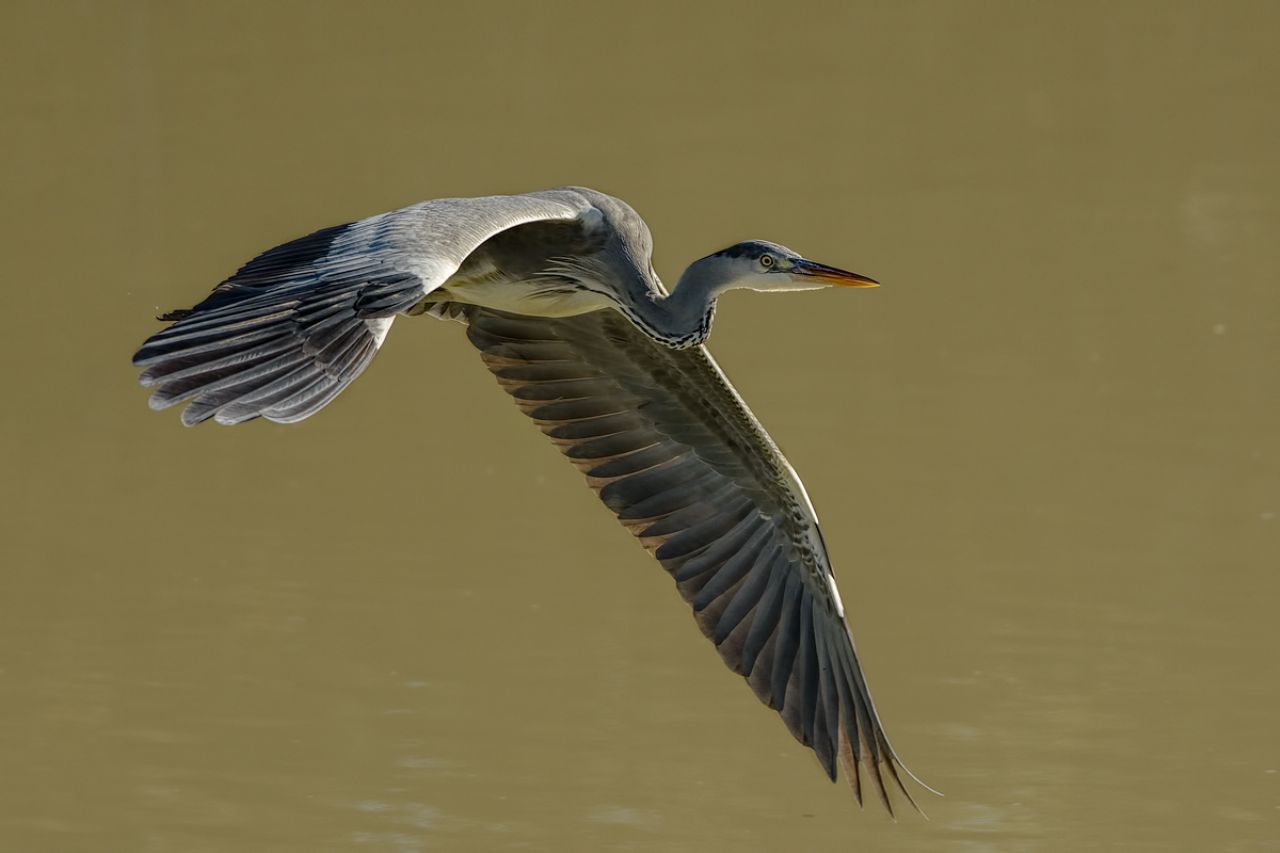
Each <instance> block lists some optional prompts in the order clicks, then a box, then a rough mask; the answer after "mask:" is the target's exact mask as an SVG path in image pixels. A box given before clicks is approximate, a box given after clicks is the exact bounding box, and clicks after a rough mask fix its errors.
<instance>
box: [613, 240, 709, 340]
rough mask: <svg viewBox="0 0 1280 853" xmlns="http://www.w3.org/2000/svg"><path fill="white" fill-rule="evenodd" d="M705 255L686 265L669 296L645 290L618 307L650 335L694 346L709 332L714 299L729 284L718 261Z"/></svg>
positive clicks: (658, 338)
mask: <svg viewBox="0 0 1280 853" xmlns="http://www.w3.org/2000/svg"><path fill="white" fill-rule="evenodd" d="M709 260H710V259H708V258H704V259H703V260H701V261H697V262H695V263H693V264H691V265H690V266H689V268H688V269H686V270H685V271H684V275H682V276H680V281H679V282H678V283H677V284H676V287H675V290H673V291H672V292H671V294H670V295H669V296H663V295H661V294H645V295H643V296H640V297H638V298H636V299H629V300H627V301H626V302H625V303H620V304H619V308H620V309H621V310H622V312H623V313H624V314H626V315H627V316H628V317H629V318H630V319H631V321H632V322H633V323H635V324H636V327H637V328H639V329H640V330H641V331H642V332H644V333H645V334H647V335H648V336H649V337H651V338H653V339H654V340H656V341H658V342H659V343H661V344H663V345H664V346H668V347H671V348H673V349H686V348H688V347H696V346H699V345H700V344H702V343H703V342H704V341H706V339H707V336H708V335H710V334H711V321H712V320H713V319H714V318H715V313H716V299H717V298H718V297H719V296H720V294H721V293H723V292H724V291H725V290H726V289H727V287H728V286H729V281H728V280H727V278H725V276H724V275H723V273H722V267H721V265H719V264H712V263H707V261H709Z"/></svg>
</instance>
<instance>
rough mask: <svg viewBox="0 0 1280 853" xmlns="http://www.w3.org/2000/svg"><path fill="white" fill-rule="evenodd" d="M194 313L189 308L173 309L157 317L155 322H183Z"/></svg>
mask: <svg viewBox="0 0 1280 853" xmlns="http://www.w3.org/2000/svg"><path fill="white" fill-rule="evenodd" d="M194 313H195V312H194V311H192V310H191V309H190V308H174V309H173V310H172V311H166V312H165V313H163V314H161V315H160V316H159V317H157V318H156V319H157V320H163V321H164V322H166V323H172V322H175V321H177V320H185V319H187V318H188V317H190V316H191V315H192V314H194Z"/></svg>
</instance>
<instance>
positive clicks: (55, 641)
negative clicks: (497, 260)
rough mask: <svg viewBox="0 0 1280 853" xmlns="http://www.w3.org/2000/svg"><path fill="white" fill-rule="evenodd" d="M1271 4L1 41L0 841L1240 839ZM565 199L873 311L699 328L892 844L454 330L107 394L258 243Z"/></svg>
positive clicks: (740, 845)
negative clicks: (269, 401)
mask: <svg viewBox="0 0 1280 853" xmlns="http://www.w3.org/2000/svg"><path fill="white" fill-rule="evenodd" d="M1277 26H1280V6H1278V5H1276V4H1273V3H1265V2H1257V3H1239V2H1236V3H1221V4H1219V3H1207V2H1206V3H1172V2H1170V3H1156V2H1151V3H1136V2H1123V3H1071V4H1066V3H1031V2H1004V3H998V2H910V3H888V2H876V3H831V4H827V5H817V4H805V3H785V4H783V3H779V4H771V5H758V6H753V5H746V4H736V3H735V4H723V5H713V4H704V3H680V4H674V3H673V4H629V5H624V4H612V3H592V4H586V3H583V4H573V3H566V2H556V3H527V4H510V5H501V4H499V5H487V4H480V3H467V4H462V3H448V4H445V3H390V2H378V3H337V2H333V3H301V2H298V3H249V2H243V3H239V2H238V3H218V4H196V3H162V2H155V3H143V2H136V3H108V2H102V3H94V2H84V3H71V2H55V3H26V2H16V3H15V2H13V0H8V2H5V3H4V4H3V5H2V6H0V49H2V50H3V55H4V57H5V66H6V72H5V75H4V77H3V80H2V81H0V109H2V114H3V117H4V132H3V135H2V136H0V146H2V150H0V153H2V154H3V157H2V158H0V162H2V163H3V165H2V166H0V179H2V187H3V189H2V191H0V233H2V234H3V235H4V237H3V244H4V261H5V263H4V280H3V283H2V285H0V309H2V310H3V320H4V334H3V335H0V346H3V356H4V364H5V368H4V377H5V378H4V399H5V403H4V405H3V408H2V410H0V429H2V430H3V433H2V439H3V440H2V442H0V464H3V479H4V484H5V485H4V488H3V490H2V491H0V525H2V526H0V542H2V543H3V545H2V546H0V548H2V550H0V563H2V565H3V568H2V569H0V767H2V768H3V770H2V772H0V850H5V851H59V853H61V851H95V853H97V851H165V853H168V851H224V850H240V851H259V850H261V851H321V850H323V851H346V850H390V851H417V850H539V851H564V850H584V851H597V850H645V851H648V850H664V851H665V850H684V851H706V850H726V849H737V850H777V851H792V850H814V851H826V850H831V851H834V850H864V851H867V850H878V851H908V850H910V851H916V850H939V851H958V852H959V851H963V852H964V853H968V851H987V850H996V851H1004V850H1009V851H1078V850H1086V849H1088V850H1115V851H1145V850H1150V851H1167V850H1187V851H1207V850H1214V851H1254V850H1277V849H1280V773H1278V772H1277V771H1278V770H1280V737H1278V736H1277V733H1276V720H1277V711H1276V709H1277V704H1278V703H1280V666H1278V665H1277V663H1278V661H1277V649H1278V648H1280V630H1278V629H1277V626H1276V602H1277V596H1278V595H1280V573H1278V572H1277V569H1278V568H1280V447H1278V446H1277V438H1278V437H1280V399H1278V392H1280V383H1278V382H1277V363H1278V361H1280V295H1278V293H1277V269H1278V268H1280V248H1278V246H1280V241H1277V238H1276V232H1277V225H1280V206H1278V205H1280V196H1278V194H1277V188H1278V183H1280V182H1278V178H1280V158H1278V157H1277V152H1278V151H1280V145H1278V143H1280V138H1278V137H1280V133H1278V131H1280V110H1278V109H1277V91H1278V85H1280V58H1278V56H1280V54H1278V52H1277V51H1276V49H1275V43H1274V42H1275V40H1274V33H1275V32H1276V29H1277ZM567 183H574V184H585V185H588V186H592V187H596V188H599V189H602V190H605V191H607V192H611V193H614V194H616V195H618V196H621V197H622V198H625V199H626V200H628V201H629V202H631V203H632V204H633V205H634V206H635V207H636V208H637V209H638V210H639V211H640V213H641V214H642V215H643V216H645V217H646V219H647V221H648V222H649V224H650V226H651V227H652V230H653V232H654V238H655V244H656V247H657V248H656V253H657V257H656V266H657V268H658V270H659V272H660V273H661V274H662V275H663V276H664V278H665V279H666V281H668V282H669V283H672V282H674V281H675V279H676V277H677V276H678V275H679V271H680V270H681V269H682V267H683V265H684V264H685V263H687V262H689V261H690V260H692V259H694V258H697V257H699V256H701V255H703V254H706V253H708V252H710V251H713V250H715V249H718V248H721V247H722V246H724V245H727V244H729V243H731V242H734V241H736V240H739V239H745V238H765V239H772V240H776V241H780V242H783V243H785V244H787V245H789V246H792V247H793V248H795V249H798V250H800V251H802V252H804V253H805V254H807V255H809V256H810V257H813V258H815V259H817V260H820V261H824V262H827V263H831V264H836V265H839V266H842V267H847V268H850V269H855V270H858V271H859V272H864V273H867V274H869V275H874V276H876V277H877V278H880V279H882V280H883V281H884V282H885V286H884V287H882V288H880V289H878V290H874V291H858V292H834V291H832V292H823V293H812V294H799V295H790V296H785V297H784V296H776V295H768V296H766V295H758V294H731V295H730V296H729V297H728V298H726V299H725V300H724V302H723V304H722V306H721V311H720V313H719V315H718V319H717V325H716V328H715V330H714V333H713V335H712V338H711V348H712V350H713V352H714V353H715V354H716V355H717V357H718V358H719V359H720V361H721V362H722V364H723V366H724V368H725V370H726V372H727V373H728V374H729V376H730V377H731V378H732V379H733V380H734V381H735V383H736V384H737V385H738V388H739V390H740V391H741V392H742V394H743V396H744V397H745V398H746V400H747V401H748V402H749V403H750V404H751V405H752V406H753V408H754V409H755V411H756V413H757V414H758V415H759V416H760V418H761V419H762V420H763V421H764V423H765V424H766V426H767V427H768V428H769V429H770V430H771V432H772V433H773V435H774V436H775V438H776V439H777V440H778V442H779V443H780V444H781V446H782V447H783V449H784V450H785V451H786V452H787V453H788V454H789V456H790V458H791V460H792V462H793V463H794V464H795V466H796V468H797V469H798V470H799V471H800V473H801V475H802V476H803V477H804V478H805V482H806V483H807V485H808V487H809V490H810V493H811V495H812V496H813V499H814V501H815V503H816V504H817V506H818V509H819V512H820V515H821V517H822V519H823V521H824V529H825V532H826V535H827V540H828V544H829V546H830V549H831V553H832V557H833V560H834V562H835V569H836V573H837V576H838V578H839V579H840V582H841V588H842V590H843V594H844V599H845V603H846V605H847V608H848V611H849V614H850V620H851V623H852V625H853V628H854V633H855V636H856V637H857V639H858V644H859V650H860V652H861V654H862V656H863V658H864V661H865V664H866V669H867V672H868V676H869V679H870V681H871V684H872V688H873V691H874V694H875V697H876V700H877V703H878V705H879V708H880V711H881V713H882V715H883V716H884V718H885V723H886V726H887V728H888V731H889V733H890V735H891V737H892V738H893V740H894V742H895V744H896V746H897V747H898V749H899V751H900V752H901V754H902V756H903V758H904V760H905V761H906V762H907V763H908V764H909V765H910V766H911V767H912V769H914V770H915V771H916V772H917V773H919V774H920V775H921V776H922V777H923V778H924V779H925V780H926V781H928V782H929V783H931V784H932V785H934V786H936V787H938V788H940V789H941V790H942V791H944V792H945V793H946V797H945V798H944V799H938V798H935V797H932V796H931V795H927V794H925V795H924V796H923V798H922V804H923V805H924V807H925V809H926V810H927V812H928V813H929V816H930V818H931V820H929V821H925V820H922V819H920V818H919V817H918V816H915V815H912V814H910V813H908V814H906V815H905V816H903V817H902V819H900V821H899V822H898V823H896V824H895V823H892V822H890V821H889V820H887V819H886V818H885V817H884V815H882V814H881V813H879V811H878V808H874V807H873V808H868V809H867V810H866V811H865V812H864V813H861V814H860V813H859V811H858V809H857V807H856V806H855V805H854V802H853V798H852V796H851V794H850V792H849V791H848V789H847V787H845V786H844V785H843V783H842V784H840V785H831V784H829V783H828V782H827V781H826V780H825V779H824V778H823V776H822V774H821V772H820V770H819V768H818V766H817V763H816V762H815V761H814V760H813V758H812V757H811V756H810V755H809V754H807V751H806V750H804V749H803V748H801V747H800V746H799V745H798V744H796V743H794V742H793V741H792V740H791V739H790V737H789V736H788V735H787V733H786V731H785V729H784V727H783V726H782V725H781V723H779V722H778V720H777V719H776V717H775V715H773V714H772V713H771V712H769V711H768V710H766V709H764V708H762V707H760V706H759V705H758V704H757V703H756V702H755V700H754V698H753V697H752V696H751V695H750V691H749V690H748V689H747V688H746V687H745V686H744V685H742V684H740V683H738V682H739V679H737V678H735V677H733V676H731V675H729V674H727V673H726V672H725V671H724V670H723V667H722V666H721V664H720V662H719V660H718V658H717V656H716V654H715V653H714V651H713V650H712V649H711V647H710V645H709V644H707V643H706V642H705V641H703V640H702V638H701V637H700V635H699V633H698V631H697V629H696V627H695V626H694V624H693V621H692V619H691V618H690V617H689V614H688V613H687V611H686V608H685V607H684V606H683V605H682V604H681V603H680V602H679V600H678V597H677V596H676V594H675V592H674V590H673V589H672V588H671V587H672V584H671V582H670V580H669V578H667V577H666V576H665V575H664V573H663V572H662V571H661V570H660V569H659V568H658V567H657V566H656V565H654V564H653V562H652V561H651V560H650V558H648V557H647V556H646V555H645V554H644V553H643V551H642V550H641V549H639V548H638V547H636V545H635V544H634V543H633V542H632V541H631V540H630V537H629V536H628V534H627V533H626V532H625V531H623V530H622V529H621V528H620V527H618V526H617V525H616V524H615V523H613V522H612V521H611V520H610V518H609V516H608V513H607V512H606V511H605V510H603V509H602V508H601V507H600V506H598V504H597V502H596V500H595V498H594V497H593V496H592V495H591V494H590V492H589V491H588V490H587V489H586V488H584V487H583V485H582V482H581V477H580V476H579V475H578V474H577V472H575V471H574V470H573V469H572V466H569V465H567V464H565V463H564V461H563V460H561V459H560V458H559V457H558V454H556V453H555V452H554V450H553V449H552V448H551V447H549V446H548V445H547V442H546V441H545V440H544V439H543V438H542V437H541V436H540V435H538V433H537V431H536V430H535V429H533V428H532V427H531V426H530V425H529V424H528V423H527V422H525V419H524V418H523V417H522V416H521V415H520V414H519V413H518V412H517V411H516V410H515V408H514V407H513V406H512V405H511V403H510V401H509V400H507V399H506V397H505V395H504V394H502V393H501V392H500V391H499V390H498V389H497V388H496V387H495V385H494V383H493V381H492V378H491V377H490V376H489V375H488V373H487V371H486V370H485V369H484V368H483V366H482V365H481V364H480V362H479V360H478V358H477V357H476V355H475V353H474V352H473V351H472V350H471V348H470V347H469V345H468V344H467V343H466V341H465V339H464V337H463V333H462V329H461V328H460V327H458V326H457V325H455V324H447V323H439V322H434V321H431V320H429V319H420V320H411V321H405V322H398V323H397V324H396V328H395V329H394V330H393V332H392V334H391V336H390V337H389V339H388V343H387V345H386V346H385V347H384V351H383V352H382V353H381V354H380V355H379V357H378V359H377V361H376V363H375V365H374V367H373V368H372V369H371V370H370V371H369V372H368V373H367V374H366V375H365V376H364V378H362V379H361V380H360V381H359V382H358V383H357V384H356V385H355V386H354V387H353V388H352V389H350V390H349V391H348V392H347V393H346V394H344V395H343V397H342V398H340V399H339V400H338V401H337V402H336V403H335V404H334V405H332V406H331V407H330V408H328V409H326V410H325V411H324V412H323V413H322V414H321V415H320V416H318V417H316V418H313V419H311V420H309V421H307V422H306V423H303V424H300V425H297V426H293V427H282V426H276V425H270V424H261V423H255V424H250V425H247V426H243V427H238V428H235V429H223V428H218V427H216V426H213V425H206V426H204V427H202V428H199V429H194V430H185V429H183V428H182V427H181V426H180V425H179V423H178V419H177V417H176V416H175V415H174V413H172V412H166V413H162V414H156V413H152V412H150V411H149V410H148V409H147V406H146V402H145V397H146V395H145V392H143V391H142V390H141V389H139V388H137V387H136V385H135V378H136V372H135V371H134V370H133V369H132V368H131V367H130V366H129V363H128V359H129V356H130V354H131V353H132V352H133V350H134V349H135V348H136V346H137V345H138V344H139V343H140V342H141V341H142V340H143V339H144V338H145V337H146V336H147V335H148V334H150V333H151V332H153V331H154V330H156V329H157V328H158V327H159V325H158V324H157V323H156V322H155V321H154V320H153V319H152V318H153V317H154V316H155V314H157V313H158V312H160V311H163V310H166V309H169V308H174V307H180V306H186V305H189V304H191V303H193V302H195V301H196V300H197V299H199V298H200V297H201V296H202V295H203V294H204V293H205V292H206V291H207V290H208V289H209V288H211V287H212V286H213V285H214V284H216V283H217V282H218V281H219V280H221V278H223V277H224V276H226V275H228V274H229V273H230V272H231V271H233V270H234V269H235V267H236V266H237V265H238V264H240V263H241V262H243V261H244V260H246V259H247V258H249V257H250V256H252V255H253V254H255V253H257V252H258V251H260V250H262V249H265V248H268V247H269V246H271V245H273V244H275V243H279V242H282V241H284V240H286V239H289V238H291V237H294V236H298V235H299V234H302V233H304V232H307V231H310V230H314V229H316V228H319V227H322V226H325V225H330V224H333V223H337V222H343V221H348V220H350V219H354V218H359V217H362V216H366V215H370V214H373V213H377V212H380V211H383V210H388V209H392V208H395V207H399V206H402V205H405V204H408V203H411V202H414V201H418V200H420V199H424V198H432V197H440V196H450V195H481V194H487V193H495V192H523V191H527V190H533V189H540V188H545V187H550V186H556V185H561V184H567Z"/></svg>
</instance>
